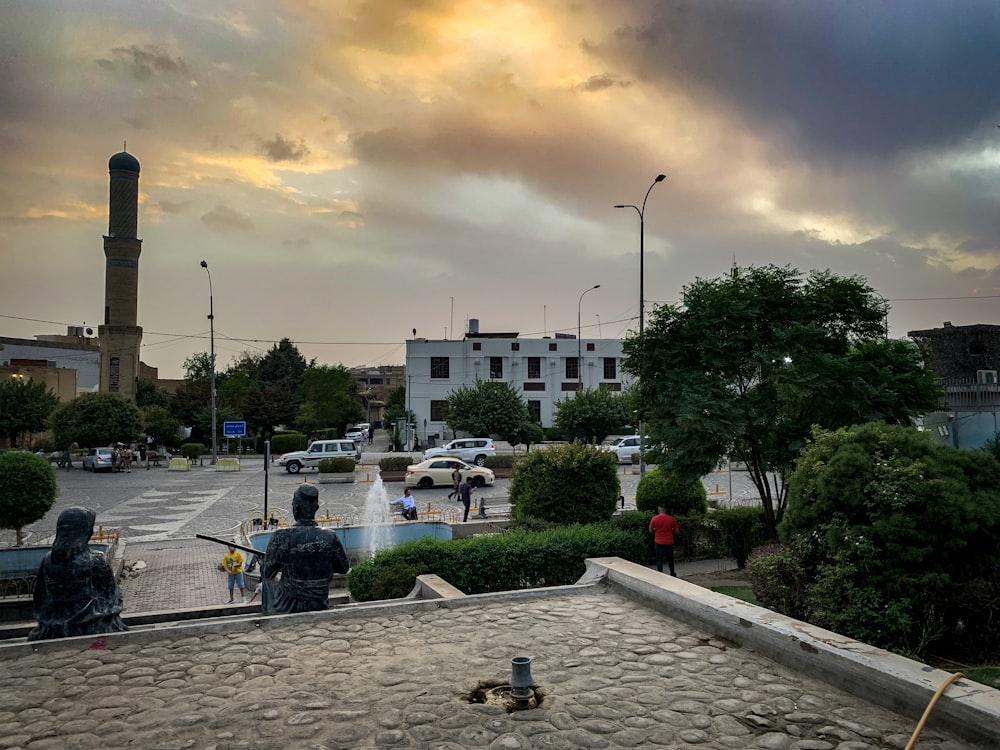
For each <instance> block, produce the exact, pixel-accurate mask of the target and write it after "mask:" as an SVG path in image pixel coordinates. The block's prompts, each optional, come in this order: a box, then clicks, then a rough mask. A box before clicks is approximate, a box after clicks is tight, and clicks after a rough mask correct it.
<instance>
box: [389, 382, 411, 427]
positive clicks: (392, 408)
mask: <svg viewBox="0 0 1000 750" xmlns="http://www.w3.org/2000/svg"><path fill="white" fill-rule="evenodd" d="M401 418H407V419H408V420H409V421H410V422H411V423H412V422H414V421H415V420H416V415H414V413H413V412H412V411H409V410H407V408H406V388H405V387H404V386H399V387H398V388H394V389H393V390H392V391H390V392H389V395H388V396H386V399H385V409H384V410H383V412H382V424H383V426H384V427H386V428H388V427H390V426H391V425H392V424H393V423H395V421H396V420H397V419H401Z"/></svg>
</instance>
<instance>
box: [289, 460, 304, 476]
mask: <svg viewBox="0 0 1000 750" xmlns="http://www.w3.org/2000/svg"><path fill="white" fill-rule="evenodd" d="M301 468H302V464H300V463H299V462H298V461H289V462H288V463H287V464H285V471H287V472H288V473H289V474H298V473H299V469H301Z"/></svg>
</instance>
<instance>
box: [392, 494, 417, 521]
mask: <svg viewBox="0 0 1000 750" xmlns="http://www.w3.org/2000/svg"><path fill="white" fill-rule="evenodd" d="M389 505H402V506H403V518H405V519H406V520H407V521H416V520H417V501H416V500H414V499H413V496H412V495H410V489H409V488H408V487H407V488H406V489H405V490H403V496H402V497H397V498H396V499H395V500H391V501H390V502H389Z"/></svg>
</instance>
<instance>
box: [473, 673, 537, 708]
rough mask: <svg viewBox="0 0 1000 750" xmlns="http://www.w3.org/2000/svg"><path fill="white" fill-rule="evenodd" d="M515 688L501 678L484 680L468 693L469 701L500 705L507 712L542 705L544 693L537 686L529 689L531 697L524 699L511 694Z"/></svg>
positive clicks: (514, 691)
mask: <svg viewBox="0 0 1000 750" xmlns="http://www.w3.org/2000/svg"><path fill="white" fill-rule="evenodd" d="M516 692H517V690H516V688H513V687H511V686H510V683H507V682H504V681H503V680H485V681H481V682H480V683H479V684H478V685H476V689H475V690H473V691H472V692H471V693H469V694H468V696H467V699H468V701H469V703H485V704H487V705H490V706H500V707H501V708H504V709H505V710H506V711H507V713H513V712H514V711H527V710H528V709H531V708H538V707H539V706H540V705H542V700H543V699H544V698H545V694H544V693H543V692H542V691H541V690H539V689H538V688H534V689H533V690H532V691H531V697H530V698H528V699H526V700H524V699H518V698H516V697H514V695H512V693H516Z"/></svg>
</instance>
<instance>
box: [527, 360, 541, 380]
mask: <svg viewBox="0 0 1000 750" xmlns="http://www.w3.org/2000/svg"><path fill="white" fill-rule="evenodd" d="M528 377H529V378H540V377H542V358H541V357H528Z"/></svg>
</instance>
